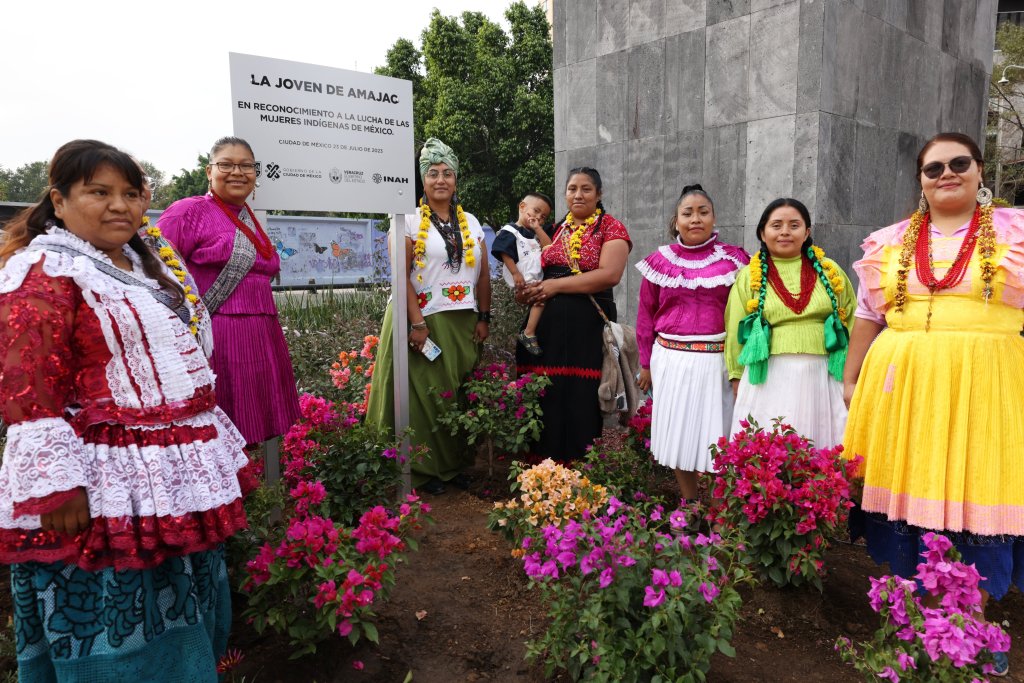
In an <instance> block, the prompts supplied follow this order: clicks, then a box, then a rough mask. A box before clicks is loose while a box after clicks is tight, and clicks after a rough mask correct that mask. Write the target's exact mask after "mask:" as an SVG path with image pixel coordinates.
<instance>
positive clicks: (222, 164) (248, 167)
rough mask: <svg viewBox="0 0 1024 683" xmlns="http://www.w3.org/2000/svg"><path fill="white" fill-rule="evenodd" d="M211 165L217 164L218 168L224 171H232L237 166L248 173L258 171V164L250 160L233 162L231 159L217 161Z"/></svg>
mask: <svg viewBox="0 0 1024 683" xmlns="http://www.w3.org/2000/svg"><path fill="white" fill-rule="evenodd" d="M210 165H211V166H216V167H217V170H218V171H221V172H223V173H231V172H232V171H234V170H235V169H236V168H237V169H238V170H239V171H241V172H242V173H244V174H246V175H252V174H253V173H255V172H256V164H250V163H249V162H245V163H243V164H233V163H231V162H230V161H215V162H213V163H211V164H210Z"/></svg>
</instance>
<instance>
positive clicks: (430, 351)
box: [423, 337, 441, 360]
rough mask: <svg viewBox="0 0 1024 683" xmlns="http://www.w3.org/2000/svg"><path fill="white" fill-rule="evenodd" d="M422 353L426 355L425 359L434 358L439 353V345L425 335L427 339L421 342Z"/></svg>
mask: <svg viewBox="0 0 1024 683" xmlns="http://www.w3.org/2000/svg"><path fill="white" fill-rule="evenodd" d="M423 355H424V356H426V357H427V360H434V359H435V358H437V357H438V356H440V355H441V347H440V346H438V345H437V344H435V343H434V341H433V340H432V339H431V338H430V337H427V340H426V341H425V342H423Z"/></svg>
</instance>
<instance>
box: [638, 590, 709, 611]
mask: <svg viewBox="0 0 1024 683" xmlns="http://www.w3.org/2000/svg"><path fill="white" fill-rule="evenodd" d="M663 602H665V589H664V588H659V589H658V590H654V587H653V586H647V587H645V588H644V607H657V606H658V605H660V604H661V603H663ZM708 602H711V601H710V600H709V601H708Z"/></svg>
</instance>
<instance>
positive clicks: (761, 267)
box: [747, 244, 848, 323]
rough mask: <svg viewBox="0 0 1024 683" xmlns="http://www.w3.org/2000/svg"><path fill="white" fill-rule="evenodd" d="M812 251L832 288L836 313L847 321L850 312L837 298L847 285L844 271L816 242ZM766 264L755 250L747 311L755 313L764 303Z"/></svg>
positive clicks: (816, 265) (815, 262)
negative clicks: (840, 269) (826, 257)
mask: <svg viewBox="0 0 1024 683" xmlns="http://www.w3.org/2000/svg"><path fill="white" fill-rule="evenodd" d="M811 252H812V253H813V255H814V260H813V261H812V263H814V265H815V270H819V272H820V274H821V275H823V276H824V278H822V279H824V280H827V281H828V283H827V284H828V289H831V291H830V292H828V295H829V299H831V300H832V303H833V306H834V307H835V310H836V315H838V316H839V320H840V322H843V323H845V322H846V316H847V315H848V313H847V311H846V309H845V308H844V307H842V306H840V305H839V301H838V299H837V298H836V297H838V296H839V294H841V293H842V291H843V289H845V287H846V285H845V284H844V282H843V276H842V273H841V272H840V271H839V269H838V268H836V266H835V264H834V263H833V262H832V261H829V260H826V259H825V250H824V249H822V248H821V247H819V246H818V245H816V244H814V245H811ZM769 258H770V257H769ZM765 265H766V264H765V263H764V262H763V261H762V257H761V251H760V250H759V251H755V252H754V255H753V256H751V257H750V266H749V268H750V298H749V299H747V313H754V312H755V311H757V310H758V309H759V308H761V307H762V306H763V304H764V300H763V297H762V291H761V288H762V287H763V286H764V279H765V273H766V272H767V270H768V269H767V268H766V267H765Z"/></svg>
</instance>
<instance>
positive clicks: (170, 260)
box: [142, 216, 199, 337]
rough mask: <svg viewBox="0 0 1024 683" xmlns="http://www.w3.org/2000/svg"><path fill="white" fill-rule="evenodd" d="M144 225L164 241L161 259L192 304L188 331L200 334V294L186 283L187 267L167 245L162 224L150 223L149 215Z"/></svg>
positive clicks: (147, 230) (153, 236) (151, 234)
mask: <svg viewBox="0 0 1024 683" xmlns="http://www.w3.org/2000/svg"><path fill="white" fill-rule="evenodd" d="M142 227H143V228H145V230H146V234H147V235H149V236H150V237H152V238H153V239H154V240H157V241H158V242H162V243H163V244H164V245H165V246H161V247H160V248H159V252H158V253H159V255H160V260H162V261H163V262H164V264H166V265H167V267H168V268H170V269H171V272H172V273H174V277H176V278H177V279H178V282H179V283H181V288H182V289H183V290H184V291H185V298H186V299H187V300H188V302H189V303H190V304H191V306H190V307H189V308H190V309H191V312H192V317H191V318H190V319H189V321H188V331H189V332H191V333H192V336H193V337H198V336H199V316H198V314H197V313H196V304H198V303H199V295H197V294H196V293H195V292H194V291H193V290H192V285H187V284H185V269H184V268H183V267H182V265H181V261H180V260H178V255H177V254H176V253H175V252H174V249H172V248H171V247H169V246H166V244H167V241H166V240H165V239H164V235H163V233H162V232H161V231H160V226H157V225H152V226H151V225H150V224H149V217H148V216H143V217H142Z"/></svg>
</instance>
